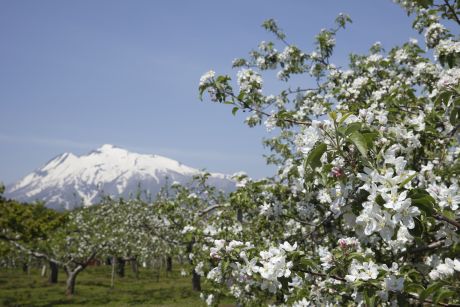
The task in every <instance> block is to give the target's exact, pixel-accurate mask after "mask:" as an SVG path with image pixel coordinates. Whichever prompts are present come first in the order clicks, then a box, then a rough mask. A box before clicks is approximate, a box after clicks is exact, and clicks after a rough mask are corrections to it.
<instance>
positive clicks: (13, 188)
mask: <svg viewBox="0 0 460 307" xmlns="http://www.w3.org/2000/svg"><path fill="white" fill-rule="evenodd" d="M201 172H202V171H199V170H197V169H194V168H192V167H189V166H186V165H183V164H181V163H180V162H178V161H175V160H172V159H169V158H166V157H162V156H158V155H146V154H138V153H132V152H129V151H127V150H125V149H123V148H119V147H116V146H113V145H103V146H102V147H100V148H99V149H97V150H94V151H92V152H90V153H89V154H87V155H82V156H76V155H74V154H72V153H64V154H62V155H59V156H57V157H56V158H54V159H52V160H51V161H49V162H48V163H47V164H46V165H45V166H43V167H42V168H40V169H38V170H36V171H34V172H33V173H31V174H29V175H27V176H25V177H24V178H23V179H21V180H20V181H19V182H17V183H15V184H12V185H10V186H8V187H7V188H6V192H5V197H6V198H11V199H16V200H19V201H24V202H31V201H35V200H42V201H45V202H46V206H47V207H49V208H54V209H59V210H62V209H73V208H75V207H78V206H82V205H83V206H89V205H92V204H95V203H97V202H98V201H99V200H100V199H101V196H102V195H111V196H114V197H120V196H121V197H124V198H129V197H132V196H133V195H135V194H136V193H137V192H138V191H139V190H141V191H143V192H147V193H148V194H150V195H152V196H153V197H154V196H155V195H156V194H157V193H158V192H159V190H160V189H161V187H163V186H164V185H165V184H166V182H167V181H168V182H169V183H172V182H179V183H181V184H186V183H188V182H190V180H191V179H192V177H193V176H194V175H197V174H200V173H201ZM166 178H167V179H166ZM208 182H209V184H211V185H213V186H215V187H217V188H219V189H222V190H224V191H226V192H229V191H232V190H233V189H234V188H235V183H234V182H233V181H232V180H231V179H230V176H228V175H224V174H218V173H211V176H210V178H209V181H208Z"/></svg>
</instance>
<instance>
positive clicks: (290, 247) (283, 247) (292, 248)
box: [280, 241, 297, 252]
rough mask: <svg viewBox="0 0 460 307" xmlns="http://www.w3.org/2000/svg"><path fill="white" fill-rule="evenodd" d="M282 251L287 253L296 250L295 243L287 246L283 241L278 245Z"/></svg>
mask: <svg viewBox="0 0 460 307" xmlns="http://www.w3.org/2000/svg"><path fill="white" fill-rule="evenodd" d="M280 247H281V248H282V249H284V250H285V251H287V252H293V251H295V250H296V249H297V242H294V245H291V244H289V242H287V241H285V242H284V243H283V244H281V245H280Z"/></svg>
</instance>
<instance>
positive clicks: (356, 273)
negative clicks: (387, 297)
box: [345, 259, 379, 282]
mask: <svg viewBox="0 0 460 307" xmlns="http://www.w3.org/2000/svg"><path fill="white" fill-rule="evenodd" d="M378 269H379V266H378V265H377V264H375V263H374V262H372V261H369V262H363V263H362V264H361V263H359V262H358V261H357V260H356V259H353V261H352V262H351V264H350V267H349V269H348V273H349V274H348V275H346V276H345V279H346V280H347V281H349V282H354V281H357V280H364V281H366V280H369V279H376V278H377V276H378V274H379V272H378Z"/></svg>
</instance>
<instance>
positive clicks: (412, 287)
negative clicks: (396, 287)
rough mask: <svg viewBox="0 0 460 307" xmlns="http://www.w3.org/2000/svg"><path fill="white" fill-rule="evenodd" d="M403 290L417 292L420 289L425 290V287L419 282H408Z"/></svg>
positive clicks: (420, 290)
mask: <svg viewBox="0 0 460 307" xmlns="http://www.w3.org/2000/svg"><path fill="white" fill-rule="evenodd" d="M404 291H405V292H408V293H416V294H419V293H421V292H422V291H425V288H424V287H423V286H422V285H421V284H420V283H409V284H407V285H405V286H404Z"/></svg>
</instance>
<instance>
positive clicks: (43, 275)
mask: <svg viewBox="0 0 460 307" xmlns="http://www.w3.org/2000/svg"><path fill="white" fill-rule="evenodd" d="M46 268H47V267H46V264H44V265H42V273H41V276H42V277H46Z"/></svg>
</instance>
